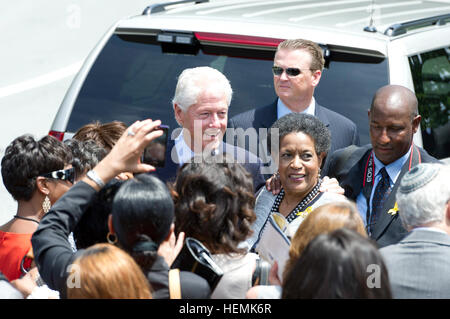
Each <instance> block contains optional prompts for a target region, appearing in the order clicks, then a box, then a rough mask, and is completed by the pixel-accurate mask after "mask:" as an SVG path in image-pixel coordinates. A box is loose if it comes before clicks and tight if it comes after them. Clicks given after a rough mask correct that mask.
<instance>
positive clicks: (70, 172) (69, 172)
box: [39, 167, 75, 184]
mask: <svg viewBox="0 0 450 319" xmlns="http://www.w3.org/2000/svg"><path fill="white" fill-rule="evenodd" d="M39 176H42V177H47V178H54V179H60V180H62V181H69V182H70V183H72V184H73V183H74V182H75V169H74V168H73V167H72V168H68V169H60V170H58V171H53V172H50V173H46V174H41V175H39Z"/></svg>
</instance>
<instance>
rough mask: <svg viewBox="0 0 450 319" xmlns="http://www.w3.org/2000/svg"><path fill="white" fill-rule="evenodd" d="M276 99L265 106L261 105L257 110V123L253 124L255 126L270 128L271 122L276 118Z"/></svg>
mask: <svg viewBox="0 0 450 319" xmlns="http://www.w3.org/2000/svg"><path fill="white" fill-rule="evenodd" d="M277 101H278V100H275V102H274V103H272V104H269V105H267V106H265V107H262V108H260V109H259V110H258V114H257V116H256V121H255V122H258V119H259V123H260V124H259V125H257V126H255V127H257V128H270V127H271V126H272V124H273V123H274V122H275V121H276V120H277Z"/></svg>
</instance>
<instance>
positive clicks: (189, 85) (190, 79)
mask: <svg viewBox="0 0 450 319" xmlns="http://www.w3.org/2000/svg"><path fill="white" fill-rule="evenodd" d="M206 90H209V91H213V92H223V93H224V94H225V96H226V100H227V105H228V106H230V103H231V97H232V95H233V90H232V89H231V85H230V82H229V81H228V79H227V78H226V77H225V75H223V74H222V73H221V72H220V71H218V70H216V69H214V68H211V67H209V66H202V67H196V68H190V69H185V70H184V71H183V72H181V74H180V76H179V77H178V82H177V87H176V89H175V96H174V97H173V99H172V104H173V105H175V104H177V105H178V106H179V107H180V108H181V109H182V110H183V112H186V111H187V109H188V108H189V107H190V106H191V105H194V104H195V103H197V99H198V97H199V95H200V94H201V93H202V92H204V91H206Z"/></svg>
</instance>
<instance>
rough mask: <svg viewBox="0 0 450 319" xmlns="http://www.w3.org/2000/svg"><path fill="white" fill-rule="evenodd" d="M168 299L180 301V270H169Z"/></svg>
mask: <svg viewBox="0 0 450 319" xmlns="http://www.w3.org/2000/svg"><path fill="white" fill-rule="evenodd" d="M169 295H170V299H181V285H180V269H170V270H169Z"/></svg>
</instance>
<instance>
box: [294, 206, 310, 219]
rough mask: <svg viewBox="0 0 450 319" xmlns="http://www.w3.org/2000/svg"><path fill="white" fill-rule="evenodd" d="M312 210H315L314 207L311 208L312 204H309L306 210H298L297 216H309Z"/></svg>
mask: <svg viewBox="0 0 450 319" xmlns="http://www.w3.org/2000/svg"><path fill="white" fill-rule="evenodd" d="M312 210H313V209H312V208H311V206H309V207H308V208H306V209H305V210H304V211H302V212H298V213H297V216H301V217H305V216H307V215H308V214H309V213H311V212H312Z"/></svg>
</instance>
